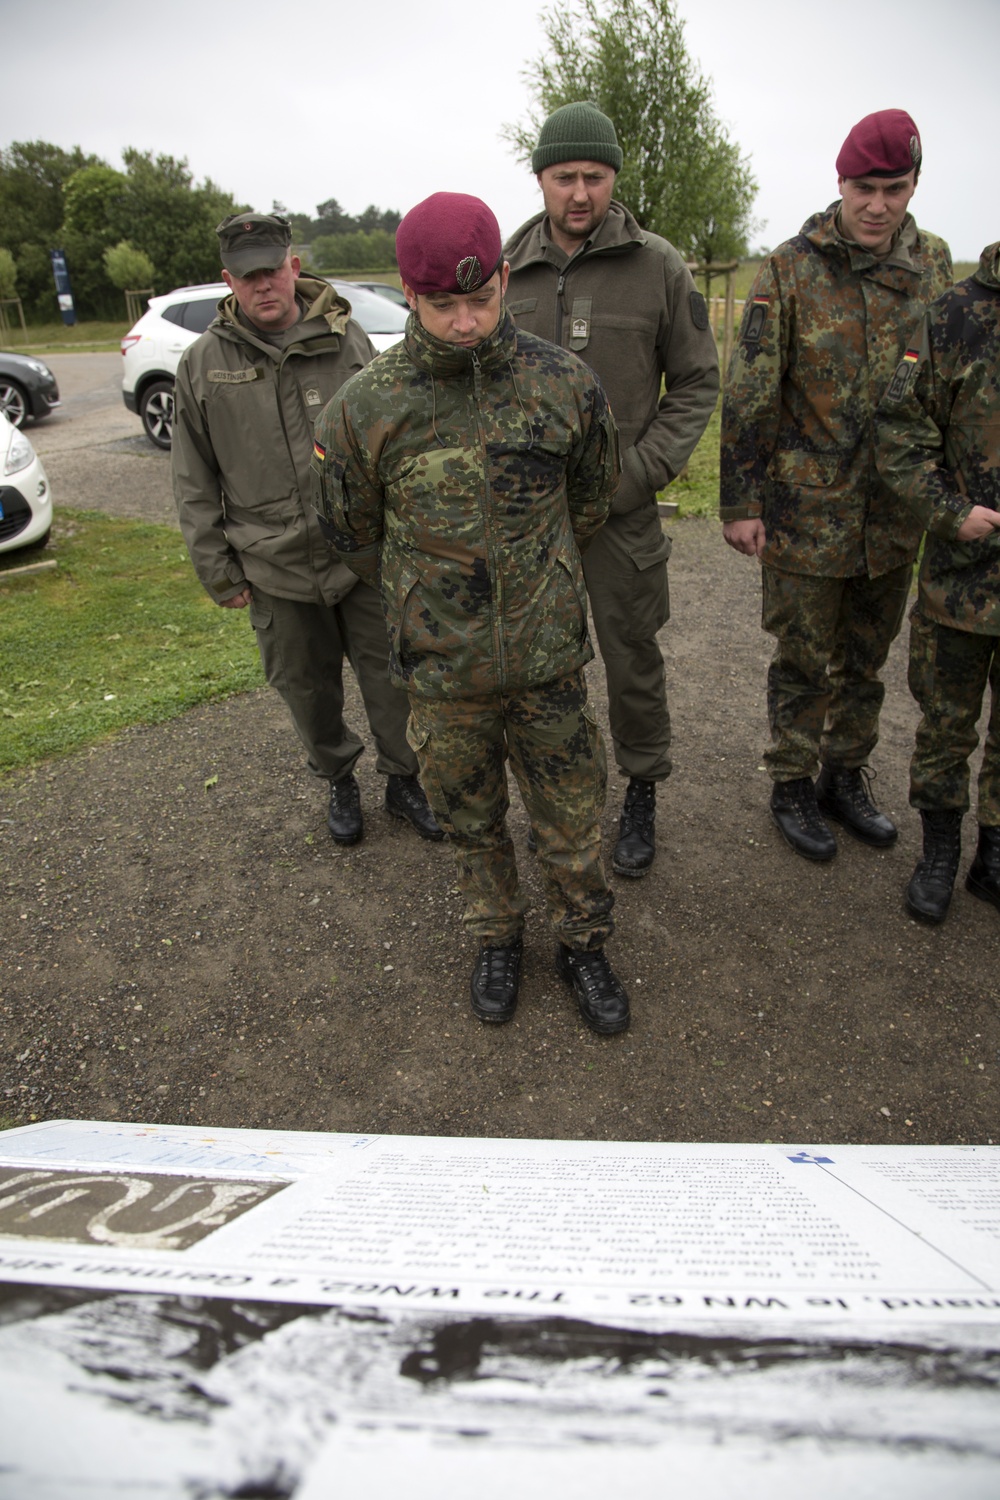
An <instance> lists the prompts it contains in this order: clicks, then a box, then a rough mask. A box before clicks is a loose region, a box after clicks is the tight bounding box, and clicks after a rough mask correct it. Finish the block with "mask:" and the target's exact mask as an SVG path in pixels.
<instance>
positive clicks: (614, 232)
mask: <svg viewBox="0 0 1000 1500" xmlns="http://www.w3.org/2000/svg"><path fill="white" fill-rule="evenodd" d="M622 160H623V158H622V150H621V147H620V146H619V144H618V138H617V135H616V133H615V127H614V125H613V123H612V121H611V120H609V119H608V117H607V115H604V114H602V113H601V111H600V110H599V109H597V108H595V106H594V105H592V104H585V103H578V104H565V105H563V106H562V108H561V109H557V110H555V111H554V112H553V113H552V114H551V115H550V116H549V118H548V119H547V120H546V121H545V123H544V125H543V126H542V128H541V131H540V132H539V136H538V144H537V145H536V147H535V150H534V152H533V153H532V158H531V164H532V171H533V172H535V173H536V175H537V178H538V185H539V187H540V188H541V190H542V196H543V199H544V203H545V211H544V212H543V213H540V214H536V215H535V217H534V218H532V219H529V220H528V222H527V223H526V224H522V226H521V228H520V229H518V230H516V231H515V232H514V234H512V235H511V237H510V239H509V240H508V242H507V245H506V247H505V251H504V253H505V255H506V256H507V258H508V260H509V262H510V295H509V299H508V307H509V310H510V312H511V314H512V316H513V317H514V318H515V320H516V322H517V325H518V327H519V328H526V329H527V330H528V331H529V332H531V333H535V334H539V335H540V336H541V337H542V338H546V339H551V340H552V341H553V343H556V344H561V345H562V347H563V348H564V349H572V350H573V352H574V353H576V354H579V356H580V358H581V359H582V360H584V361H585V362H586V363H587V364H588V365H589V366H590V367H591V369H592V370H595V371H596V372H597V374H598V375H599V376H600V379H601V383H602V384H603V386H604V388H605V390H606V391H607V393H608V400H609V401H610V402H611V410H612V411H613V412H614V414H615V422H616V424H617V426H618V431H619V434H620V437H621V446H622V478H621V482H620V484H619V486H618V490H617V492H616V494H615V497H614V499H613V501H612V502H611V514H610V516H609V517H608V521H607V524H606V525H605V526H604V527H602V529H601V532H600V535H599V536H598V537H597V538H596V539H595V541H594V545H593V546H592V547H590V548H588V550H587V555H586V557H585V559H584V565H583V571H584V576H585V578H586V580H587V592H588V594H589V597H590V610H591V615H592V618H593V622H594V629H595V632H596V634H597V641H598V645H599V646H600V650H601V656H602V658H603V662H604V669H605V674H606V677H607V688H608V717H609V719H610V723H611V738H612V740H613V742H614V751H615V761H616V763H617V765H618V768H619V770H620V771H621V772H622V774H623V775H625V776H627V777H628V786H627V788H626V792H625V798H624V804H623V808H622V814H621V819H620V822H619V836H618V841H617V843H616V845H615V849H614V854H613V856H612V868H613V869H614V871H615V872H616V874H618V875H624V876H627V877H630V878H633V879H636V878H640V877H642V876H643V875H645V873H646V871H647V870H648V869H649V868H650V866H651V865H652V862H653V859H654V856H655V849H656V844H655V810H656V788H657V785H658V783H660V782H662V781H665V780H666V778H667V777H668V776H669V775H670V773H671V769H672V764H673V763H672V760H671V724H670V712H669V709H668V706H667V691H666V676H665V672H664V666H663V653H662V651H661V650H660V644H659V640H658V639H657V636H658V632H659V631H660V629H661V627H662V626H663V625H665V624H666V621H667V619H668V617H669V614H670V596H669V590H668V585H667V559H668V558H669V556H670V537H669V535H668V534H667V533H666V532H665V531H664V529H663V525H662V522H661V520H660V513H659V509H658V507H657V503H656V496H657V492H658V491H659V490H662V489H665V488H666V486H667V485H668V484H669V483H670V482H671V480H673V479H675V478H676V477H677V475H678V474H679V473H680V472H681V470H682V469H683V468H684V465H685V464H686V463H687V461H688V459H689V458H690V456H691V454H692V452H693V451H694V448H695V446H696V444H697V442H698V440H699V438H700V437H701V435H702V433H703V432H704V430H705V427H706V426H707V424H708V422H709V419H710V418H711V416H712V413H713V412H714V410H715V404H716V400H717V397H718V392H719V357H718V352H717V350H716V345H715V337H714V335H713V333H712V330H711V328H710V327H709V319H708V309H707V307H706V305H705V299H704V297H702V295H701V293H700V292H699V291H698V290H697V288H696V287H695V284H694V281H693V280H692V277H691V273H690V271H689V270H688V268H687V266H686V264H685V262H684V258H683V256H681V255H680V254H679V253H678V251H677V250H676V249H675V248H674V246H673V245H671V244H670V243H669V242H668V241H667V240H665V239H662V238H661V236H660V235H657V234H650V233H647V231H646V230H644V229H641V228H640V226H639V224H638V223H637V222H636V220H635V218H634V217H633V216H632V214H631V213H629V211H628V209H627V208H626V207H625V206H624V204H622V203H619V202H617V201H616V199H614V198H613V197H612V193H613V190H614V184H615V176H616V173H617V172H618V171H619V170H620V169H621V166H622Z"/></svg>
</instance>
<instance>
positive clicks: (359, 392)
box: [315, 193, 629, 1034]
mask: <svg viewBox="0 0 1000 1500" xmlns="http://www.w3.org/2000/svg"><path fill="white" fill-rule="evenodd" d="M396 257H397V260H398V263H399V270H400V276H401V279H402V282H403V289H404V291H405V292H406V295H407V298H408V300H409V303H410V306H411V308H412V309H413V312H412V314H411V316H410V319H409V322H408V323H407V328H406V336H405V339H404V341H403V343H402V344H398V345H396V346H395V347H394V348H393V349H390V350H389V351H388V352H387V353H385V354H384V355H382V356H381V357H380V358H379V359H377V360H375V361H374V362H373V363H372V364H371V365H370V366H368V368H367V369H366V370H364V371H362V372H361V373H360V375H359V376H358V377H357V378H353V379H351V380H350V381H348V383H347V384H346V385H345V386H344V388H343V389H342V390H341V391H340V392H339V394H338V395H337V396H336V397H335V398H334V400H333V401H332V402H331V403H330V404H329V406H328V407H327V409H326V411H325V412H324V414H323V417H322V418H321V421H320V424H319V426H318V427H317V431H316V437H317V448H316V460H315V470H316V476H317V481H318V494H317V500H316V504H317V509H318V511H319V514H320V517H321V519H323V521H324V524H325V526H326V528H327V532H328V535H329V537H330V539H331V541H332V542H333V544H334V546H335V547H336V548H337V551H338V554H339V555H340V556H341V557H342V558H343V559H344V561H345V562H346V563H347V564H348V566H349V567H351V568H352V569H354V571H355V572H356V573H357V574H358V576H359V577H360V578H362V579H363V580H365V581H366V582H368V583H370V584H374V585H380V587H381V591H382V602H383V607H384V609H385V615H386V623H387V626H388V632H389V649H390V662H389V668H390V673H391V674H392V676H393V678H394V680H395V681H396V682H397V683H398V684H399V685H400V686H401V687H403V688H405V689H406V691H407V692H408V693H409V698H410V723H409V731H408V732H409V738H410V743H411V745H412V746H413V748H414V750H415V751H416V754H417V758H418V761H419V763H420V766H421V772H422V776H423V784H424V786H425V787H426V789H427V795H428V797H429V799H430V802H431V805H432V807H433V808H434V810H435V813H436V816H437V818H438V820H439V822H440V823H441V826H442V827H443V828H444V829H445V830H446V831H447V833H448V834H449V835H450V837H451V841H452V844H453V847H454V852H455V856H456V862H457V867H458V878H459V883H460V885H461V888H462V893H463V895H464V897H465V901H466V915H465V921H466V924H467V925H468V927H469V929H470V931H471V932H473V933H474V934H475V935H476V936H477V937H478V939H479V942H480V950H479V956H478V958H477V960H476V964H475V968H474V970H473V975H472V985H471V994H472V1008H473V1011H474V1012H475V1014H476V1015H477V1016H478V1017H479V1018H480V1019H481V1020H483V1021H488V1022H504V1021H509V1020H510V1019H511V1018H512V1016H513V1015H514V1008H515V1005H516V1003H517V997H518V986H519V979H520V964H521V955H522V930H523V927H524V913H525V908H526V902H525V900H524V897H523V895H522V893H521V891H520V889H519V886H518V878H517V867H516V864H515V861H514V846H513V843H512V841H511V839H510V836H509V835H508V833H507V828H506V821H505V820H506V814H507V809H508V798H507V780H506V774H505V768H504V762H505V760H506V759H508V758H509V759H510V762H511V765H512V767H513V770H514V773H515V775H516V777H517V780H518V784H519V786H520V788H521V793H522V796H523V797H524V802H525V806H526V807H527V810H528V814H529V817H530V819H531V823H532V828H533V830H534V833H535V836H536V840H537V845H538V853H539V857H540V859H541V862H542V868H543V872H544V879H545V890H546V901H547V906H548V914H549V919H550V922H551V924H552V927H553V928H554V930H555V933H556V936H557V938H558V943H557V947H556V967H557V970H558V972H559V974H560V975H561V977H562V978H563V979H564V980H566V981H567V982H568V983H569V984H571V985H572V987H573V990H574V992H575V994H576V999H577V1004H578V1006H579V1009H580V1013H581V1015H582V1016H583V1019H584V1020H585V1021H586V1022H587V1024H588V1025H589V1026H590V1027H591V1028H592V1029H593V1030H595V1031H597V1032H600V1033H603V1034H609V1033H612V1032H618V1031H623V1030H624V1029H625V1027H626V1026H627V1025H628V1022H629V1004H628V997H627V995H626V993H625V990H624V989H623V987H622V986H621V984H620V983H619V981H618V980H617V978H616V977H615V975H614V973H613V971H612V969H611V967H610V965H609V963H608V960H607V958H606V956H605V952H604V944H605V941H606V940H607V938H608V937H610V935H611V932H612V929H613V924H612V919H611V907H612V902H613V897H612V893H611V891H610V889H609V887H608V882H607V878H606V875H605V871H604V865H603V862H602V858H601V844H600V814H601V810H602V807H603V803H604V794H605V784H606V761H605V753H604V747H603V744H602V741H601V738H600V734H599V732H598V729H597V727H596V724H595V722H594V718H593V715H592V713H591V711H590V709H589V708H588V705H587V690H586V685H585V682H584V677H583V670H582V669H583V667H584V665H585V663H586V662H588V661H589V660H590V659H591V658H592V656H593V654H594V653H593V648H592V646H591V643H590V639H589V636H588V633H587V605H586V592H585V587H584V581H583V569H582V565H581V561H580V549H581V548H583V547H585V546H586V545H587V543H588V542H589V541H590V539H591V538H592V537H593V535H594V533H595V532H596V531H597V530H598V528H599V527H600V526H601V524H602V523H603V521H604V519H605V517H606V516H607V513H608V509H609V507H610V504H611V497H612V495H613V494H614V492H615V487H616V485H617V483H618V478H619V472H620V468H619V462H618V442H617V433H616V430H615V426H614V423H613V421H612V419H611V414H610V411H609V409H608V404H607V400H606V398H605V395H604V391H603V388H602V386H601V384H600V381H599V380H598V379H597V377H596V376H595V375H594V374H593V373H592V372H591V371H590V370H588V369H587V367H586V366H585V365H584V364H583V363H582V362H581V361H580V360H579V359H577V357H576V356H575V355H573V354H569V353H567V352H566V351H564V350H562V349H559V348H557V347H556V346H555V345H553V344H550V343H547V342H546V341H545V340H544V339H539V338H536V337H534V336H533V335H531V334H526V333H522V332H520V331H518V330H516V329H515V327H514V324H513V322H512V320H511V319H510V317H509V316H508V314H507V312H506V310H505V307H504V303H503V294H504V291H505V290H506V286H507V270H508V268H507V263H506V262H505V261H504V260H503V257H502V254H501V241H500V229H499V226H498V224H497V221H496V219H495V217H494V215H493V214H492V212H491V211H490V209H489V208H487V206H486V204H485V203H482V202H481V201H480V200H479V199H478V198H470V197H467V196H466V195H464V194H460V193H435V194H434V195H433V196H432V197H430V198H428V199H425V200H424V202H423V203H420V204H418V205H417V206H416V208H414V209H412V210H411V211H410V213H408V214H407V215H406V217H405V218H404V219H403V222H402V223H401V225H400V226H399V229H398V231H397V236H396Z"/></svg>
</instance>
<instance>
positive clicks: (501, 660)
mask: <svg viewBox="0 0 1000 1500" xmlns="http://www.w3.org/2000/svg"><path fill="white" fill-rule="evenodd" d="M470 358H471V361H472V405H473V409H474V411H475V419H476V429H477V431H478V433H479V441H480V445H481V447H482V453H483V490H484V499H483V531H484V533H485V536H486V548H487V559H488V561H489V562H490V563H491V564H492V565H491V566H490V572H491V573H492V575H493V578H494V580H495V590H494V600H493V638H494V642H495V650H496V658H497V672H498V678H497V690H498V691H501V690H502V689H503V687H504V685H505V683H506V681H507V651H506V647H505V644H504V638H503V628H502V625H501V621H502V620H503V599H504V592H503V574H502V572H501V569H500V559H499V558H498V556H497V550H496V545H495V542H494V538H493V524H492V519H491V511H490V507H491V502H492V494H493V492H492V489H491V487H490V464H489V453H488V451H487V447H486V429H485V427H484V426H483V419H482V394H483V369H482V365H481V364H480V363H479V356H478V354H477V353H476V351H475V349H472V350H470Z"/></svg>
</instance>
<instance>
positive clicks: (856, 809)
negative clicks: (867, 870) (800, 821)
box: [816, 766, 899, 849]
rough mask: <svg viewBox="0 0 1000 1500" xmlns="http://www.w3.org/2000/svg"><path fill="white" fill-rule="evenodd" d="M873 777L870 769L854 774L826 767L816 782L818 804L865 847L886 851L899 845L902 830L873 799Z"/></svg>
mask: <svg viewBox="0 0 1000 1500" xmlns="http://www.w3.org/2000/svg"><path fill="white" fill-rule="evenodd" d="M873 774H874V772H872V771H869V769H868V767H867V766H859V767H858V768H857V770H851V771H847V770H838V769H837V768H836V767H834V766H824V767H823V768H822V770H821V771H820V773H819V776H818V778H817V781H816V804H817V806H818V807H819V810H820V812H821V813H825V814H826V816H827V817H828V818H833V819H834V821H835V822H837V823H840V824H841V826H842V827H844V828H846V829H847V831H848V833H853V835H854V837H855V838H856V839H860V840H861V842H862V843H863V844H872V845H873V846H874V847H875V848H876V849H887V848H888V847H889V845H890V844H894V843H895V842H896V838H897V836H898V833H899V830H898V829H897V827H896V825H895V823H893V822H892V820H891V819H890V818H887V817H886V815H885V813H880V812H879V810H878V808H877V807H876V806H875V803H874V802H873V800H872V776H873Z"/></svg>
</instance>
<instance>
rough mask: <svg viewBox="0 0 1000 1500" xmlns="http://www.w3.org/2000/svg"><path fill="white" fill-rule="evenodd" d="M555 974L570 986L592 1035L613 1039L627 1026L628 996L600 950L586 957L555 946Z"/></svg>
mask: <svg viewBox="0 0 1000 1500" xmlns="http://www.w3.org/2000/svg"><path fill="white" fill-rule="evenodd" d="M556 973H557V974H558V975H559V977H560V979H565V981H566V983H567V984H571V985H572V986H573V991H574V994H575V995H576V1003H577V1006H578V1007H579V1011H580V1015H581V1016H582V1017H583V1019H584V1020H585V1021H586V1023H587V1025H588V1026H589V1027H590V1029H591V1031H596V1032H597V1033H598V1035H599V1036H613V1035H614V1034H615V1032H616V1031H624V1030H625V1029H626V1028H627V1026H628V1023H629V1008H628V995H627V994H626V993H625V987H624V985H623V984H622V982H621V980H620V979H619V978H618V977H617V975H616V974H615V971H614V969H612V967H611V965H610V964H609V963H608V959H607V955H606V954H605V952H604V949H603V948H594V949H592V950H591V952H589V953H580V952H577V950H576V949H575V948H567V947H566V945H565V943H557V944H556Z"/></svg>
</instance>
